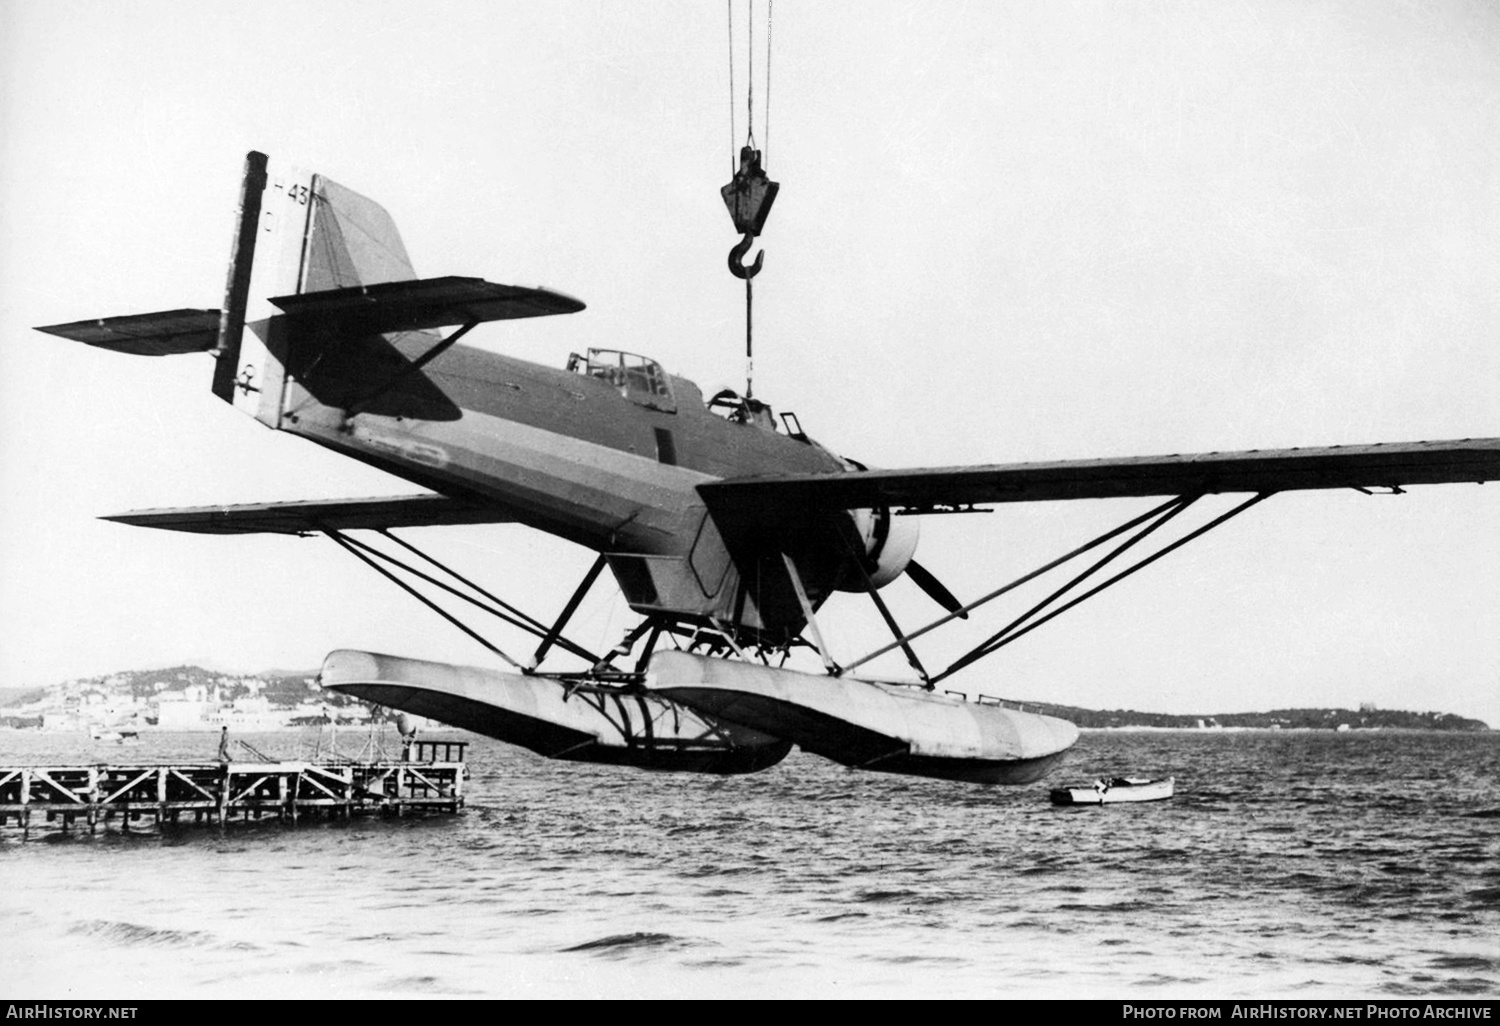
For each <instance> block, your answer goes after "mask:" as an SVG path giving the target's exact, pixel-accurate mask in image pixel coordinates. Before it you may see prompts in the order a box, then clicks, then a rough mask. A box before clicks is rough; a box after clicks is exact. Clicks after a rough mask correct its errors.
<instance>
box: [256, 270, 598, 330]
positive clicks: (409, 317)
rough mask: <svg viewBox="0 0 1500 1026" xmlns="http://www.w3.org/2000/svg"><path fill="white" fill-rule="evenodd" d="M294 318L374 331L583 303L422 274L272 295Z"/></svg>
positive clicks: (541, 312)
mask: <svg viewBox="0 0 1500 1026" xmlns="http://www.w3.org/2000/svg"><path fill="white" fill-rule="evenodd" d="M271 302H272V303H274V304H276V305H277V306H278V307H280V308H281V309H282V310H285V311H286V313H287V314H288V315H289V316H290V317H292V318H294V319H295V320H297V321H303V322H307V323H309V324H310V325H311V326H312V327H314V328H315V329H316V330H318V331H327V332H329V333H332V334H340V335H343V334H350V335H356V334H370V335H379V334H383V333H385V332H389V331H416V330H419V329H422V328H441V327H445V326H448V325H454V324H477V323H481V322H484V321H508V320H515V319H517V318H521V317H546V316H549V315H551V314H565V313H577V312H578V311H579V310H582V309H583V304H582V303H580V302H579V301H578V300H576V299H574V298H573V297H572V296H565V295H563V294H562V293H561V292H552V291H550V290H548V289H532V288H523V287H521V286H518V285H496V284H494V283H493V282H488V281H485V280H483V279H482V278H451V277H450V278H423V279H420V280H417V281H391V282H383V283H381V284H378V285H355V286H352V287H350V288H343V289H331V290H329V291H326V292H303V293H300V294H298V295H294V296H280V297H278V298H274V299H272V300H271Z"/></svg>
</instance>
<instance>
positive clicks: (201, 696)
mask: <svg viewBox="0 0 1500 1026" xmlns="http://www.w3.org/2000/svg"><path fill="white" fill-rule="evenodd" d="M316 677H317V674H316V673H315V672H311V671H309V672H302V673H284V672H280V671H269V672H266V673H259V674H226V673H216V672H213V671H211V670H205V669H203V668H202V667H200V666H171V667H167V668H166V669H161V670H128V671H124V672H121V673H114V674H110V675H108V676H103V677H85V678H80V679H78V680H70V681H65V682H63V683H61V684H54V685H52V686H50V687H44V688H29V689H6V690H5V691H4V692H0V726H11V727H40V728H42V729H44V730H92V729H99V730H117V731H119V730H137V731H138V730H145V729H160V730H216V729H218V728H219V727H229V728H231V729H233V730H236V731H258V730H280V729H283V728H286V727H296V726H302V725H304V724H308V723H321V722H325V721H327V720H333V721H336V722H339V723H362V722H365V721H367V720H368V719H369V716H370V707H369V706H367V705H366V704H365V703H363V702H359V701H356V700H354V699H352V698H349V697H348V696H346V695H341V694H338V693H337V692H333V691H324V690H323V689H322V688H320V687H318V685H317V680H316Z"/></svg>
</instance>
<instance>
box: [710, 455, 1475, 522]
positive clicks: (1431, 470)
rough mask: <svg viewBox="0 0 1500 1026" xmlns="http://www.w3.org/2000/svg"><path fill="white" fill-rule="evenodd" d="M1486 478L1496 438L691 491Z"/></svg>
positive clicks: (1268, 487) (896, 501)
mask: <svg viewBox="0 0 1500 1026" xmlns="http://www.w3.org/2000/svg"><path fill="white" fill-rule="evenodd" d="M1495 480H1500V438H1475V439H1462V440H1457V441H1442V442H1387V443H1381V444H1376V445H1343V446H1332V447H1328V448H1321V449H1271V450H1259V449H1252V450H1250V451H1248V452H1211V453H1199V454H1196V455H1187V456H1133V457H1127V458H1123V459H1100V460H1062V461H1057V462H1048V463H1009V464H999V465H994V466H977V467H936V468H922V469H916V470H866V471H855V472H851V473H847V474H796V475H790V476H787V477H776V478H732V479H729V480H725V481H715V482H712V483H708V484H702V485H699V486H698V491H699V493H700V494H702V495H703V498H704V501H705V502H707V503H708V505H709V507H710V508H711V509H713V510H714V511H715V513H719V512H724V513H728V514H730V515H731V516H732V517H734V518H740V517H757V516H759V517H775V516H778V515H787V514H790V513H794V512H796V511H799V510H806V509H811V508H820V509H866V508H872V507H881V506H892V507H899V508H905V509H908V510H912V511H914V512H923V511H927V512H941V508H942V507H956V506H967V505H973V504H984V503H994V502H1041V501H1046V500H1052V499H1107V498H1117V497H1124V496H1144V495H1189V494H1199V493H1203V494H1213V493H1219V492H1282V491H1294V490H1299V489H1308V488H1399V487H1402V486H1404V485H1416V484H1448V483H1456V482H1464V481H1477V482H1483V481H1495Z"/></svg>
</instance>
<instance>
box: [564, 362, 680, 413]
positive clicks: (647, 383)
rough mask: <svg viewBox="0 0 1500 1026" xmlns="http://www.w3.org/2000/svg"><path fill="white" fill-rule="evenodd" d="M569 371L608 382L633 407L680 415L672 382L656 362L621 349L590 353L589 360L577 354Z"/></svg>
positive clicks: (569, 364) (570, 364)
mask: <svg viewBox="0 0 1500 1026" xmlns="http://www.w3.org/2000/svg"><path fill="white" fill-rule="evenodd" d="M568 370H570V371H573V372H574V373H575V374H582V375H584V376H585V377H589V378H598V379H599V380H601V381H605V382H608V383H609V384H611V385H613V386H614V387H615V388H618V389H619V390H620V394H621V395H623V396H624V397H625V398H626V399H629V400H630V401H631V402H633V403H639V404H640V405H642V406H648V407H650V408H651V409H653V410H663V411H665V412H667V413H676V412H677V401H676V400H675V399H674V398H673V396H672V379H671V378H670V377H669V376H668V375H667V372H666V371H664V370H662V369H661V364H659V363H657V362H656V361H655V360H651V359H647V358H646V357H644V356H639V355H637V354H635V353H626V352H621V351H620V350H618V349H590V350H589V351H588V355H587V356H579V355H578V354H577V353H573V354H572V355H571V356H569V357H568Z"/></svg>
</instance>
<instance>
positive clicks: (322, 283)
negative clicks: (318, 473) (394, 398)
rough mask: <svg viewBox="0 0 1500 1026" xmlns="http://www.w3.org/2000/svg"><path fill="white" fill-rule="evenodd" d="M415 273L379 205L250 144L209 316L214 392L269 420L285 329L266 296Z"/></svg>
mask: <svg viewBox="0 0 1500 1026" xmlns="http://www.w3.org/2000/svg"><path fill="white" fill-rule="evenodd" d="M415 277H416V273H415V272H414V271H413V270H412V266H411V260H410V259H409V258H408V257H407V255H406V247H405V246H404V245H403V244H402V242H401V235H400V233H399V232H398V231H397V230H396V225H395V222H394V221H392V220H391V216H390V214H388V213H386V211H385V209H384V208H383V207H381V206H380V205H379V204H377V203H375V202H373V201H372V200H369V199H366V198H365V197H364V196H361V195H359V194H358V193H356V192H353V191H351V190H349V189H346V188H344V187H343V186H342V185H339V184H338V183H337V182H334V181H331V180H330V179H328V178H325V177H324V176H323V175H317V174H309V173H307V172H305V171H301V170H299V169H297V168H294V167H285V168H282V167H277V166H274V165H272V164H271V163H270V162H269V161H268V160H267V158H266V157H265V156H264V155H263V154H260V153H254V152H252V153H250V154H249V155H248V156H247V157H246V158H245V180H244V186H243V188H242V191H241V198H240V212H239V219H238V223H237V224H236V226H235V242H234V249H233V252H232V254H231V257H230V265H229V278H228V283H227V285H226V287H225V300H224V310H223V313H222V315H221V320H220V326H219V338H218V346H217V354H218V357H219V365H218V368H217V369H216V371H215V374H214V394H215V395H217V396H218V397H219V398H221V399H223V400H224V401H226V402H229V403H232V404H233V405H234V406H235V407H236V408H237V409H240V410H243V411H244V412H246V413H248V414H250V415H251V416H253V417H255V418H256V419H257V420H260V421H262V422H263V423H265V424H267V425H269V426H271V427H277V426H278V425H279V422H280V413H281V408H282V392H283V390H284V389H285V386H286V364H287V359H288V352H287V350H288V346H289V344H290V341H291V339H290V337H289V335H288V334H287V331H286V325H285V323H284V320H283V319H281V318H279V317H277V316H276V315H277V314H279V313H280V311H279V310H278V309H277V308H276V307H275V306H273V305H272V303H271V299H272V298H273V297H278V298H279V297H285V296H292V295H299V294H301V293H304V292H325V291H329V290H332V289H339V288H345V287H348V286H351V285H375V284H379V283H382V282H393V281H410V280H412V279H414V278H415ZM246 327H248V328H249V329H250V331H249V332H248V333H247V332H246V331H245V330H244V329H245V328H246Z"/></svg>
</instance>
